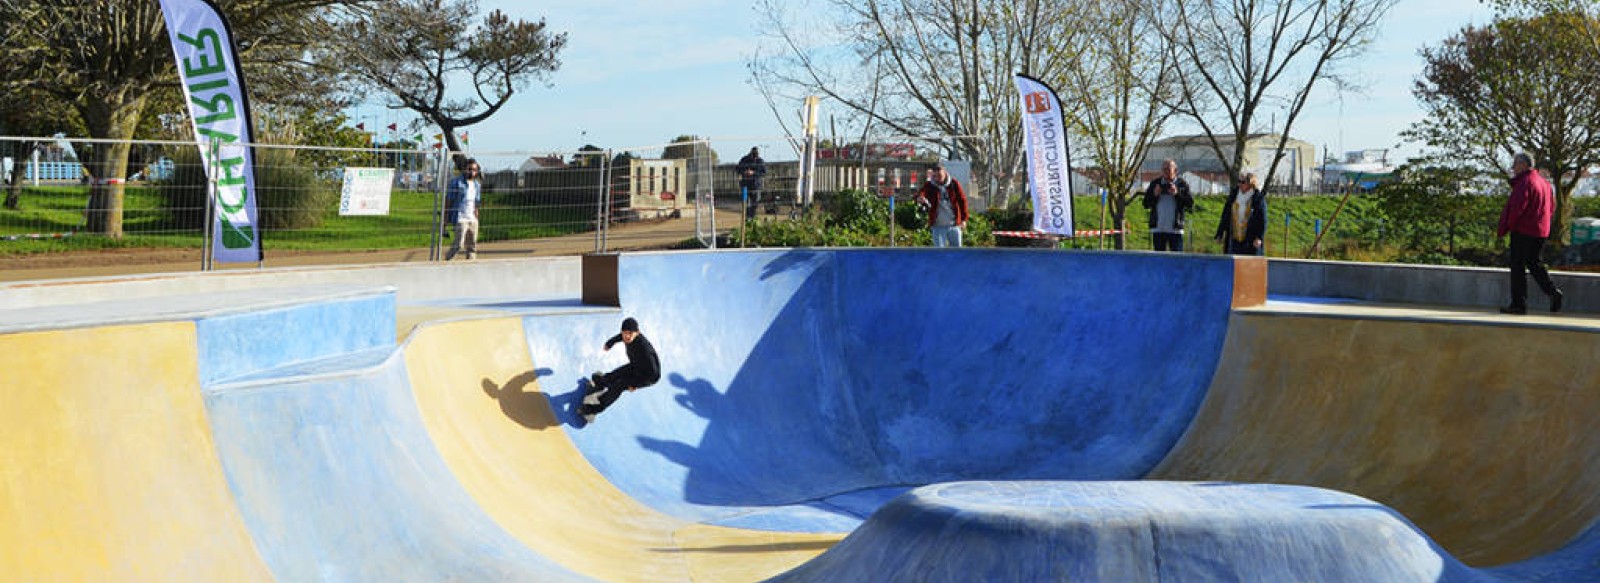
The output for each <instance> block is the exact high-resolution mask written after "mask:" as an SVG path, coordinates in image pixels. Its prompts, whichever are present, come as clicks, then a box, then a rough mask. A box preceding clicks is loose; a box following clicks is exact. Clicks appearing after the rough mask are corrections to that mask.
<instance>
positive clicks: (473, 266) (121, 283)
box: [0, 257, 580, 322]
mask: <svg viewBox="0 0 1600 583" xmlns="http://www.w3.org/2000/svg"><path fill="white" fill-rule="evenodd" d="M579 277H580V264H579V261H578V258H577V257H550V258H532V259H488V260H482V259H480V260H477V261H453V262H449V263H437V262H434V263H384V264H375V265H340V266H318V267H281V268H268V269H262V270H254V271H245V270H228V271H213V272H209V273H205V272H186V273H167V274H151V275H128V276H116V277H91V278H76V279H61V280H46V281H23V282H15V283H8V284H4V285H0V310H4V309H20V308H35V307H41V306H61V305H67V304H83V303H91V302H98V301H106V300H127V299H134V298H166V297H170V296H176V295H195V294H207V293H214V292H221V291H244V290H258V289H266V288H286V287H295V286H318V285H330V284H331V285H370V286H392V287H394V288H395V299H396V301H398V302H399V303H402V304H410V303H419V302H424V301H428V300H440V299H454V298H463V297H495V296H516V297H530V296H551V297H574V296H576V295H577V293H578V289H579V283H580V282H579ZM0 322H3V320H0Z"/></svg>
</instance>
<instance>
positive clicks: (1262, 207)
mask: <svg viewBox="0 0 1600 583" xmlns="http://www.w3.org/2000/svg"><path fill="white" fill-rule="evenodd" d="M1266 235H1267V196H1266V193H1264V192H1262V191H1261V184H1260V180H1259V179H1257V178H1256V175H1255V173H1254V172H1252V173H1249V174H1245V175H1244V179H1242V180H1240V181H1239V184H1238V185H1237V186H1234V187H1233V188H1230V189H1228V204H1226V205H1224V206H1223V207H1222V218H1221V220H1219V221H1217V242H1218V243H1222V250H1223V252H1225V253H1228V254H1230V255H1262V254H1263V253H1264V252H1265V251H1266V248H1267V247H1266V244H1265V241H1264V239H1265V238H1266Z"/></svg>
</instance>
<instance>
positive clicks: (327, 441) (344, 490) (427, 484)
mask: <svg viewBox="0 0 1600 583" xmlns="http://www.w3.org/2000/svg"><path fill="white" fill-rule="evenodd" d="M344 307H345V308H346V309H356V308H355V307H354V306H349V305H346V306H344ZM280 316H283V314H280ZM390 334H391V335H392V334H393V331H392V330H391V331H390ZM205 402H206V408H207V412H208V414H209V416H210V417H211V421H212V426H213V431H214V435H215V439H216V444H217V450H218V452H219V454H220V458H221V461H222V465H223V470H224V472H225V474H226V476H227V479H228V484H229V487H230V488H231V489H232V490H233V492H234V496H235V497H236V499H237V500H238V506H239V508H240V511H241V513H242V514H243V516H244V519H245V523H246V525H247V526H248V527H249V530H250V533H251V535H252V536H253V537H254V540H255V544H256V547H257V549H258V550H259V552H260V553H261V556H262V557H263V559H265V560H266V562H267V564H268V566H269V567H270V568H271V569H272V572H273V575H274V576H275V578H277V579H278V580H280V581H419V582H422V581H428V582H431V581H583V580H587V579H585V578H583V577H579V576H577V575H574V574H573V573H571V572H570V571H567V570H566V569H564V568H562V567H561V566H560V565H557V564H555V563H553V562H551V561H549V560H547V559H545V558H544V557H542V556H540V555H538V554H536V553H534V552H533V551H531V550H529V549H528V548H526V547H524V546H523V545H522V544H521V543H519V542H518V541H517V540H515V539H514V538H513V537H512V536H511V535H510V534H509V533H507V532H505V531H504V530H503V529H501V528H500V527H499V526H498V525H497V524H495V522H494V521H493V519H491V518H490V517H489V515H488V514H487V513H485V512H484V511H483V510H482V509H481V508H479V507H478V506H477V504H476V503H475V502H474V501H473V499H472V497H471V495H470V494H469V493H468V492H467V491H466V489H465V488H464V487H462V486H461V484H460V483H459V482H457V481H456V480H455V478H454V477H453V475H452V474H451V472H450V469H449V467H448V466H447V465H446V464H445V462H444V460H443V459H442V458H441V457H440V456H439V454H438V452H437V450H436V449H434V446H433V444H432V442H431V441H430V440H429V438H428V435H427V432H426V430H425V429H424V428H423V422H422V419H421V416H420V413H419V412H418V410H417V407H416V402H415V400H414V399H413V397H412V393H411V390H410V388H409V382H408V380H407V376H406V373H405V366H404V361H403V359H401V358H400V357H399V356H398V355H397V356H395V357H394V358H391V359H389V360H388V361H386V362H385V363H384V364H383V365H381V366H379V367H377V368H373V369H368V370H365V371H357V372H349V373H347V374H344V375H334V376H322V377H317V378H315V379H314V380H308V381H301V380H292V379H291V380H281V381H279V382H270V381H260V382H255V383H247V384H238V385H225V386H220V387H212V388H209V389H207V390H206V394H205Z"/></svg>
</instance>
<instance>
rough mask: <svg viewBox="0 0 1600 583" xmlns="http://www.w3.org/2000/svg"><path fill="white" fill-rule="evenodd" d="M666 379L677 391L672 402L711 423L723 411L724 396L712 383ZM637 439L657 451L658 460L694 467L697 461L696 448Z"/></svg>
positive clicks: (682, 444) (675, 442) (680, 377)
mask: <svg viewBox="0 0 1600 583" xmlns="http://www.w3.org/2000/svg"><path fill="white" fill-rule="evenodd" d="M667 380H668V381H669V382H671V383H672V386H674V387H677V388H678V390H679V392H678V394H676V395H673V396H672V399H673V400H674V401H676V402H677V403H678V405H679V406H681V407H683V408H684V409H686V410H688V411H689V412H691V413H694V414H695V415H699V416H700V417H702V418H705V419H711V420H716V419H718V418H719V416H720V415H721V413H722V412H723V409H724V408H725V404H726V403H727V397H725V396H723V395H722V393H719V392H717V387H716V385H713V384H711V381H708V380H705V379H690V378H687V377H685V376H683V375H681V374H678V373H672V374H671V375H668V376H667ZM638 439H639V445H640V446H641V447H643V448H645V449H647V450H650V451H653V452H656V453H657V454H659V455H660V456H661V457H664V458H667V459H669V460H672V462H673V463H676V464H678V465H680V466H684V467H693V466H694V464H696V463H697V462H698V460H699V458H700V456H699V455H698V454H697V450H698V448H697V447H695V446H694V445H691V444H688V443H684V442H682V441H673V440H669V439H656V438H653V437H645V436H642V435H641V436H639V438H638Z"/></svg>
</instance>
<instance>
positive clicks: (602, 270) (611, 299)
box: [583, 253, 622, 306]
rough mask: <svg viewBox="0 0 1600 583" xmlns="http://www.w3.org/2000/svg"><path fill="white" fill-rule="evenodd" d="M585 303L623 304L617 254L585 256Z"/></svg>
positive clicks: (598, 304) (596, 304)
mask: <svg viewBox="0 0 1600 583" xmlns="http://www.w3.org/2000/svg"><path fill="white" fill-rule="evenodd" d="M583 303H585V304H590V305H595V306H621V305H622V300H621V296H620V295H619V294H618V288H617V255H616V254H615V253H591V254H588V255H584V256H583Z"/></svg>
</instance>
